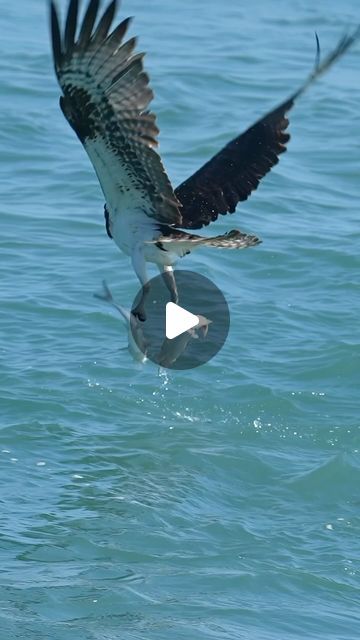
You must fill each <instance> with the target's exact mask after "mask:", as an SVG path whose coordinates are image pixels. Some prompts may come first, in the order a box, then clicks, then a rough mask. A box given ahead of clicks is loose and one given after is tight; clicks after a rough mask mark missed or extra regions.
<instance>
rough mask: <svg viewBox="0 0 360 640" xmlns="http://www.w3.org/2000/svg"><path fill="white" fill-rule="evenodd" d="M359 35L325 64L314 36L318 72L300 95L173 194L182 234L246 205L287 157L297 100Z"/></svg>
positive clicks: (358, 31)
mask: <svg viewBox="0 0 360 640" xmlns="http://www.w3.org/2000/svg"><path fill="white" fill-rule="evenodd" d="M359 35H360V27H359V28H357V29H356V30H355V31H354V33H353V34H351V35H347V36H344V37H343V38H342V39H341V40H340V42H339V43H338V45H337V47H335V49H334V50H333V51H331V52H330V53H329V54H328V56H326V58H325V59H324V60H323V61H322V62H321V61H320V46H319V40H318V37H317V36H316V44H317V51H316V59H315V66H314V70H313V72H312V73H311V74H310V75H309V77H308V79H307V80H306V82H305V83H304V84H303V85H302V86H301V87H300V89H298V91H296V92H295V93H294V94H293V95H292V96H290V98H288V99H287V100H285V102H283V103H282V104H280V105H279V106H278V107H276V108H275V109H273V111H271V112H270V113H268V114H267V115H265V116H264V117H263V118H261V119H260V120H258V121H257V122H256V123H255V124H254V125H253V126H251V127H250V128H249V129H247V131H245V132H244V133H242V134H241V135H239V136H238V137H237V138H235V139H234V140H232V141H231V142H229V143H228V144H227V145H226V146H225V147H224V148H223V149H222V150H221V151H219V153H217V154H216V155H215V156H214V157H213V158H211V160H209V162H207V163H206V164H204V165H203V166H202V167H201V168H200V169H199V170H198V171H196V172H195V173H194V174H193V175H192V176H191V177H190V178H188V179H187V180H185V181H184V182H183V183H182V184H181V185H180V186H179V187H177V189H175V195H176V196H177V198H178V199H179V200H180V202H181V204H182V209H181V214H182V218H183V222H182V228H184V229H200V228H201V227H203V226H205V225H208V224H209V223H210V222H212V221H214V220H216V219H217V218H218V216H219V215H225V214H227V213H234V212H235V210H236V206H237V204H238V203H239V202H242V201H244V200H247V198H248V197H249V196H250V194H251V193H252V191H254V190H255V189H256V188H257V187H258V185H259V183H260V180H261V179H262V178H263V177H264V176H265V175H266V174H267V173H268V172H269V171H270V170H271V168H272V167H273V166H274V165H275V164H277V163H278V162H279V156H280V155H281V154H282V153H284V151H286V144H287V143H288V141H289V139H290V135H289V134H288V133H287V132H286V130H287V127H288V124H289V120H288V118H287V113H288V111H289V110H290V109H291V108H292V107H293V105H294V103H295V100H296V99H297V98H298V97H299V96H300V95H301V94H302V93H304V91H305V90H306V89H307V87H308V86H309V85H310V84H311V83H312V82H314V81H315V80H316V79H317V78H318V77H319V76H320V75H322V74H323V73H324V72H325V71H326V70H327V69H329V67H331V65H332V64H333V63H334V62H335V61H336V60H337V59H338V58H339V57H340V56H341V55H343V53H345V51H347V49H348V48H349V47H350V46H351V45H352V44H353V42H354V41H355V40H356V39H357V38H358V37H359Z"/></svg>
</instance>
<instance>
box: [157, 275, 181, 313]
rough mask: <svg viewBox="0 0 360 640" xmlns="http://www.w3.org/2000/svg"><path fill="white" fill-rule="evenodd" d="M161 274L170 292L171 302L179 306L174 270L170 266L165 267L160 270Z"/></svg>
mask: <svg viewBox="0 0 360 640" xmlns="http://www.w3.org/2000/svg"><path fill="white" fill-rule="evenodd" d="M160 273H161V274H162V277H163V279H164V282H165V284H166V286H167V288H168V290H169V291H170V295H171V302H174V303H175V304H177V303H178V302H179V294H178V290H177V286H176V281H175V276H174V270H173V268H172V267H171V266H170V265H164V266H163V267H162V268H160Z"/></svg>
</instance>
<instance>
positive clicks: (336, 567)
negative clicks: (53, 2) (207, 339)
mask: <svg viewBox="0 0 360 640" xmlns="http://www.w3.org/2000/svg"><path fill="white" fill-rule="evenodd" d="M61 4H62V7H64V3H61ZM314 4H315V3H313V2H310V1H309V0H294V1H293V2H292V3H289V2H284V1H283V0H280V1H278V2H276V3H271V5H270V3H269V2H265V0H254V2H252V3H251V5H249V3H235V2H233V0H224V1H223V2H222V3H219V2H215V0H207V2H205V1H203V0H199V2H197V3H196V4H194V3H193V2H190V0H183V1H182V2H180V1H178V0H173V1H172V2H171V3H168V2H165V1H164V0H154V1H153V2H151V3H146V2H140V0H127V1H126V2H125V1H124V3H123V10H122V13H123V15H128V14H130V15H135V16H136V21H135V24H134V26H133V32H134V33H138V34H139V35H140V37H141V40H140V43H141V48H142V49H145V50H147V51H148V52H149V54H148V56H147V68H148V70H149V71H150V73H151V78H152V85H153V87H154V89H155V91H156V100H155V103H154V107H155V109H156V111H157V113H158V118H159V125H160V127H161V131H162V133H161V138H160V141H161V151H162V155H163V158H164V161H165V163H166V166H167V168H168V171H169V174H170V176H171V178H172V179H173V181H174V183H175V184H178V183H179V182H180V181H181V180H182V179H184V178H185V177H187V176H188V175H189V174H190V173H191V172H192V171H193V170H195V169H196V168H197V167H198V166H199V165H200V164H201V163H202V162H203V161H204V160H205V159H207V158H208V157H209V156H210V155H211V154H212V153H214V152H215V151H216V150H218V149H219V147H220V146H221V145H222V144H223V143H225V142H226V141H228V140H229V139H230V138H231V137H232V136H234V135H235V134H237V133H238V132H239V131H240V130H242V129H243V128H245V127H246V126H248V125H249V124H251V123H252V122H253V121H254V120H255V119H256V118H257V117H258V116H260V115H261V114H262V113H264V112H265V111H266V110H267V109H269V108H271V107H272V106H274V105H275V104H277V103H278V102H280V101H281V100H283V99H284V98H285V97H286V96H287V95H288V94H289V93H290V92H291V91H292V90H294V89H295V88H297V87H298V85H299V84H300V83H301V82H302V81H303V79H304V78H305V76H306V74H307V73H308V71H309V70H310V68H311V65H312V62H313V59H314V49H315V46H314V36H313V32H314V30H316V31H317V32H318V33H319V36H320V39H321V43H322V46H323V49H324V51H326V50H329V48H330V47H331V46H333V45H334V44H335V43H336V41H337V40H338V38H339V37H340V36H341V35H342V34H343V33H344V31H345V30H346V29H347V28H349V27H353V26H354V25H356V24H357V22H358V21H359V12H358V4H357V2H356V1H355V0H344V2H342V3H341V5H340V3H337V2H336V3H335V2H329V1H326V2H325V0H321V1H320V2H317V3H316V6H314ZM0 31H1V34H2V35H1V39H0V52H1V56H0V77H1V106H0V160H1V169H0V181H1V194H2V195H1V200H0V211H1V236H0V247H1V259H0V283H1V284H0V288H1V307H0V336H1V340H0V349H1V362H0V398H1V413H0V415H1V421H0V424H1V432H0V437H1V443H0V464H1V476H0V481H1V510H0V535H1V541H0V549H1V561H0V567H1V580H0V600H1V614H0V615H1V621H0V638H1V640H13V639H15V638H24V637H26V638H29V639H30V638H31V639H34V640H35V639H38V638H46V639H48V638H49V639H50V638H51V640H71V639H72V638H77V640H110V639H111V640H114V639H115V638H116V639H118V638H119V639H120V638H121V639H125V640H130V639H131V640H132V639H140V638H144V639H146V640H165V639H166V640H168V639H169V638H171V639H172V640H180V639H184V640H185V639H186V640H193V639H194V640H203V639H204V640H205V639H209V640H210V639H216V640H217V639H220V638H221V639H222V638H223V639H224V640H225V639H226V640H230V639H231V640H239V639H240V640H279V639H280V640H299V639H302V638H306V639H307V640H308V639H312V640H315V639H316V640H319V639H324V640H325V639H326V640H355V639H357V638H358V637H359V618H360V615H359V593H360V584H359V570H360V569H359V535H360V520H359V504H360V502H359V486H360V462H359V452H360V438H359V386H360V374H359V353H360V349H359V342H360V340H359V317H360V302H359V266H360V263H359V239H360V234H359V195H360V192H359V134H360V122H359V101H360V83H359V78H360V76H359V60H360V58H359V56H360V44H358V45H357V46H355V47H354V48H353V50H352V51H350V52H349V54H348V55H347V56H346V57H345V58H343V59H342V60H341V61H340V62H339V63H338V65H337V66H336V68H334V69H333V70H332V71H331V72H330V73H329V74H328V75H327V76H326V77H325V78H323V79H322V80H321V81H320V82H319V83H318V84H317V85H316V86H314V87H313V88H312V89H311V91H309V92H308V93H307V94H306V95H305V96H304V97H303V98H302V99H301V100H300V101H299V103H298V104H297V105H296V108H295V109H294V110H293V112H292V114H291V133H292V140H291V143H290V145H289V152H288V153H287V154H285V155H284V156H283V157H282V159H281V162H280V164H279V165H278V166H277V167H276V169H275V170H274V171H273V172H272V173H271V175H270V176H268V177H267V178H266V179H265V180H264V182H263V184H262V185H261V187H260V188H259V190H258V191H257V192H256V194H254V195H253V196H252V198H251V199H250V200H249V201H248V202H246V203H243V204H242V205H241V207H239V211H238V213H237V214H236V216H234V217H233V218H232V219H231V220H228V219H222V220H221V221H220V222H219V223H218V224H217V225H216V226H214V227H213V229H215V230H216V229H217V230H218V231H219V232H222V231H226V230H227V229H229V228H231V227H233V226H237V225H238V226H239V227H240V228H241V229H243V230H245V231H248V232H252V233H256V234H257V235H259V236H260V237H261V238H262V239H263V244H262V245H260V246H259V247H256V248H254V249H251V250H248V251H244V252H238V253H237V252H227V253H226V252H211V251H203V252H202V253H198V254H195V255H194V256H190V257H187V258H186V261H185V260H184V262H183V263H182V264H181V267H183V268H187V269H193V270H199V271H200V272H201V273H202V274H204V275H206V276H208V277H210V278H211V279H212V280H213V281H214V282H215V283H216V284H217V285H218V286H220V287H221V288H222V290H223V292H224V294H225V296H226V298H227V300H228V302H229V305H230V309H231V316H232V322H231V331H230V335H229V338H228V341H227V343H226V344H225V346H224V348H223V350H222V351H221V352H220V353H219V354H218V355H217V356H216V358H214V359H213V360H212V361H211V362H210V363H208V364H207V365H206V366H204V367H201V368H198V369H193V370H191V371H189V372H186V371H185V372H177V371H174V372H171V373H169V374H163V375H161V376H159V375H158V371H157V368H156V367H155V366H153V365H152V364H151V363H148V364H147V365H145V366H143V367H142V366H140V365H137V364H135V363H133V361H132V360H131V358H130V356H129V354H128V353H127V351H126V350H123V347H124V346H125V345H126V336H125V333H124V331H123V327H122V325H121V322H120V320H119V317H118V316H117V315H116V312H115V311H112V310H111V309H110V308H108V307H106V306H105V305H103V304H101V303H100V302H99V301H98V300H95V299H94V298H93V293H94V292H96V291H99V290H100V288H101V280H102V279H103V278H105V279H106V280H107V281H108V283H109V285H110V286H111V287H112V289H113V292H114V294H115V295H116V298H117V299H118V300H119V302H120V303H122V304H123V305H129V304H130V302H131V300H132V297H133V295H134V293H135V291H136V289H137V283H136V279H135V276H134V275H133V273H132V271H131V269H130V267H129V262H128V259H127V258H126V256H124V255H122V254H121V253H120V252H119V251H118V250H117V249H116V247H115V246H114V245H113V244H112V243H111V242H110V240H109V239H108V238H107V236H106V234H105V230H104V224H103V213H102V207H103V200H102V197H101V194H100V189H99V187H98V184H97V181H96V179H95V177H94V174H93V172H92V169H91V166H90V163H89V161H88V159H87V157H86V154H85V153H84V152H83V150H82V148H81V146H80V145H79V143H78V141H77V140H76V138H75V136H74V134H73V132H72V131H71V130H70V128H69V126H68V124H67V123H66V122H65V120H64V119H63V117H62V114H61V113H60V111H59V108H58V104H57V102H58V88H57V85H56V82H55V79H54V74H53V70H52V66H51V60H50V54H49V42H48V35H47V20H46V3H45V2H43V1H42V0H32V1H31V3H30V2H27V3H25V1H24V0H22V1H21V0H18V1H17V2H12V3H3V5H2V7H1V12H0Z"/></svg>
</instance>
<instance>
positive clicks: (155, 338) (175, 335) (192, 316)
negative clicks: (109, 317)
mask: <svg viewBox="0 0 360 640" xmlns="http://www.w3.org/2000/svg"><path fill="white" fill-rule="evenodd" d="M173 276H174V279H175V282H176V288H177V294H178V295H177V298H175V297H174V296H173V300H175V299H176V302H172V301H171V298H172V296H171V293H170V288H171V287H172V282H171V280H172V278H171V275H169V274H161V275H159V276H156V277H155V278H152V280H150V282H149V285H150V287H148V288H147V290H145V289H144V287H143V288H142V289H140V291H139V292H138V294H137V295H136V298H135V300H134V303H133V305H132V319H131V330H132V335H133V338H134V340H135V342H136V344H137V346H138V347H139V349H140V350H141V351H142V353H143V354H144V355H145V356H146V357H147V358H149V360H151V361H152V362H154V363H155V364H157V365H159V366H161V367H165V368H167V369H194V368H195V367H199V366H200V365H202V364H205V363H206V362H208V361H209V360H211V358H213V357H214V356H215V355H216V354H217V353H218V351H220V349H221V347H222V346H223V345H224V343H225V340H226V338H227V335H228V332H229V326H230V315H229V308H228V305H227V302H226V300H225V298H224V295H223V294H222V292H221V291H220V289H218V287H217V286H216V285H215V284H214V283H213V282H211V280H209V279H208V278H205V277H204V276H201V275H199V274H198V273H194V272H193V271H182V270H179V271H174V272H173ZM139 309H141V312H140V313H139ZM139 317H140V318H141V319H139ZM144 317H145V319H144Z"/></svg>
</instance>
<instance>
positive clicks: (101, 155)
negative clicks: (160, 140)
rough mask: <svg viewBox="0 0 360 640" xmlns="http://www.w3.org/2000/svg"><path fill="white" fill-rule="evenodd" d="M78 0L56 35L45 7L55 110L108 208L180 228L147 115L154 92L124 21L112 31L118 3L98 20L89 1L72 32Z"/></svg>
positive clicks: (56, 24) (95, 4) (55, 22)
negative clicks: (137, 211)
mask: <svg viewBox="0 0 360 640" xmlns="http://www.w3.org/2000/svg"><path fill="white" fill-rule="evenodd" d="M78 4H79V3H78V0H70V2H69V8H68V12H67V17H66V21H65V26H64V30H63V33H62V30H61V27H60V21H59V18H58V13H57V11H56V8H55V5H54V3H53V2H51V11H50V14H51V15H50V17H51V34H52V46H53V56H54V65H55V71H56V75H57V78H58V81H59V84H60V86H61V89H62V91H63V96H62V97H61V98H60V106H61V109H62V111H63V113H64V115H65V117H66V118H67V120H68V121H69V123H70V125H71V126H72V128H73V129H74V131H75V132H76V134H77V135H78V137H79V139H80V140H81V142H82V144H83V145H84V147H85V149H86V151H87V153H88V155H89V157H90V160H91V162H92V164H93V165H94V168H95V171H96V173H97V176H98V178H99V181H100V184H101V187H102V190H103V192H104V196H105V199H106V202H107V204H108V205H109V207H110V208H111V209H112V210H118V211H119V212H120V213H121V210H123V209H126V208H129V207H131V209H133V208H137V207H139V208H141V209H142V210H143V211H144V213H146V214H147V215H149V216H151V217H154V218H156V219H157V220H159V221H161V222H167V223H168V224H178V223H180V222H181V215H180V213H179V202H178V201H177V199H176V197H175V195H174V192H173V189H172V187H171V184H170V181H169V179H168V177H167V175H166V173H165V169H164V167H163V165H162V162H161V160H160V157H159V155H158V154H157V153H156V151H155V150H154V149H155V147H156V146H157V134H158V133H159V130H158V128H157V126H156V124H155V116H154V114H153V113H150V112H149V111H148V105H149V102H150V101H151V100H152V98H153V93H152V91H151V89H150V87H149V77H148V75H147V74H146V73H145V72H144V69H143V61H142V60H143V55H144V54H142V53H134V49H135V45H136V39H135V38H131V39H129V40H127V41H126V42H124V36H125V34H126V31H127V27H128V25H129V21H130V20H129V18H128V19H126V20H123V22H121V23H120V24H119V25H118V26H117V27H115V29H114V30H113V31H110V30H111V24H112V21H113V18H114V15H115V11H116V7H117V0H113V1H112V2H111V3H110V4H109V6H108V7H107V9H106V10H105V12H104V13H103V15H102V16H101V17H100V18H99V19H98V20H97V18H98V13H99V0H90V2H89V4H88V7H87V10H86V12H85V15H84V19H83V21H82V23H81V24H80V26H79V27H78V8H79V7H78Z"/></svg>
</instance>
